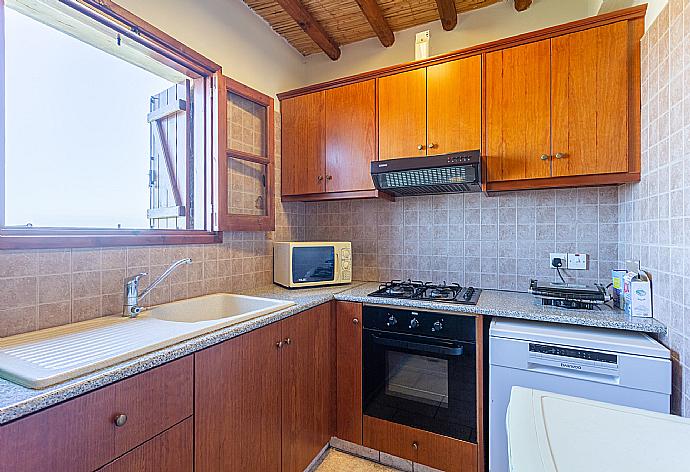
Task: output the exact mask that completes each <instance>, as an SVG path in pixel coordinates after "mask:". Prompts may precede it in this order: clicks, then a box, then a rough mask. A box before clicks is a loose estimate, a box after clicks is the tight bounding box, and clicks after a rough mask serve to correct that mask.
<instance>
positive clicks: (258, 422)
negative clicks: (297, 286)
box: [194, 323, 281, 472]
mask: <svg viewBox="0 0 690 472" xmlns="http://www.w3.org/2000/svg"><path fill="white" fill-rule="evenodd" d="M280 335H281V333H280V326H279V324H278V323H274V324H271V325H268V326H266V327H263V328H260V329H258V330H256V331H252V332H250V333H247V334H243V335H242V336H239V337H237V338H233V339H230V340H228V341H226V342H224V343H221V344H218V345H216V346H213V347H211V348H208V349H206V350H204V351H201V352H197V353H196V354H195V410H194V422H195V423H194V424H195V432H194V435H195V451H194V454H195V470H196V471H202V472H203V471H209V472H215V471H219V470H238V471H239V470H261V471H266V472H271V471H275V472H279V471H280V458H281V456H280V449H281V442H280V441H281V431H280V392H281V386H280V375H279V364H278V359H279V357H278V348H277V343H278V342H279V341H280Z"/></svg>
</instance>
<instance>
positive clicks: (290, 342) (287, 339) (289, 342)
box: [284, 338, 292, 346]
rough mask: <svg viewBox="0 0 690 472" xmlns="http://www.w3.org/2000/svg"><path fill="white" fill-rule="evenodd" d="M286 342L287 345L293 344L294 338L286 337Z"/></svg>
mask: <svg viewBox="0 0 690 472" xmlns="http://www.w3.org/2000/svg"><path fill="white" fill-rule="evenodd" d="M284 342H285V344H287V345H288V346H289V345H290V344H292V339H290V338H285V341H284Z"/></svg>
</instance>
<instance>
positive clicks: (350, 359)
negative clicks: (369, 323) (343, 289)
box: [335, 302, 362, 444]
mask: <svg viewBox="0 0 690 472" xmlns="http://www.w3.org/2000/svg"><path fill="white" fill-rule="evenodd" d="M335 306H336V332H337V339H338V341H337V355H336V369H337V372H338V374H337V375H338V377H337V387H338V388H337V401H336V405H337V421H336V436H337V437H338V438H340V439H343V440H345V441H350V442H352V443H355V444H362V304H361V303H351V302H336V304H335Z"/></svg>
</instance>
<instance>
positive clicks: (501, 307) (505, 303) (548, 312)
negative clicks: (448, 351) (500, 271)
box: [335, 282, 666, 334]
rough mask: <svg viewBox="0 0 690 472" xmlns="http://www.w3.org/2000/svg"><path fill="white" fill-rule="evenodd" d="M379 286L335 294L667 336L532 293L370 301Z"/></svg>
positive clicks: (658, 327) (642, 321) (615, 315)
mask: <svg viewBox="0 0 690 472" xmlns="http://www.w3.org/2000/svg"><path fill="white" fill-rule="evenodd" d="M378 286H379V284H378V283H370V282H367V283H363V284H360V285H358V286H357V287H353V288H352V289H350V290H347V291H344V292H341V293H337V294H335V298H336V299H337V300H343V301H351V302H360V303H370V304H378V305H389V306H400V307H407V308H421V309H427V310H439V311H451V312H459V313H476V314H480V315H488V316H500V317H503V318H520V319H524V320H534V321H545V322H549V323H565V324H574V325H581V326H594V327H597V328H611V329H621V330H625V331H641V332H644V333H657V334H665V333H666V326H664V325H663V324H662V323H660V322H659V321H657V320H655V319H653V318H637V317H631V316H628V315H626V314H625V313H624V312H623V311H621V310H618V309H614V308H611V307H609V306H608V305H604V306H601V307H600V308H599V309H596V308H595V309H594V310H569V309H565V308H552V307H549V306H544V305H541V304H540V303H539V302H538V300H536V299H535V298H534V297H533V296H532V295H530V294H529V293H523V292H507V291H502V290H483V291H482V294H481V296H480V297H479V302H478V303H477V304H476V305H474V306H470V305H449V304H447V303H434V302H426V301H419V300H400V299H395V298H379V297H369V296H367V295H368V294H369V293H371V292H373V291H374V290H376V289H377V288H378Z"/></svg>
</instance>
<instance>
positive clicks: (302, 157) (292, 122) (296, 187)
mask: <svg viewBox="0 0 690 472" xmlns="http://www.w3.org/2000/svg"><path fill="white" fill-rule="evenodd" d="M325 111H326V107H325V92H315V93H310V94H307V95H300V96H298V97H294V98H289V99H286V100H283V101H282V102H281V113H282V146H283V149H282V163H281V168H282V194H283V195H306V194H310V193H323V192H325V191H326V181H325V177H326V176H325V174H326V169H325V164H326V163H325V159H324V155H325V151H326V140H325V130H326V126H325V123H326V115H325Z"/></svg>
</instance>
